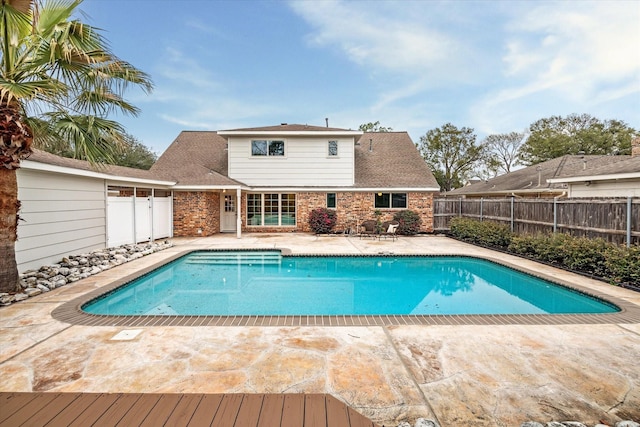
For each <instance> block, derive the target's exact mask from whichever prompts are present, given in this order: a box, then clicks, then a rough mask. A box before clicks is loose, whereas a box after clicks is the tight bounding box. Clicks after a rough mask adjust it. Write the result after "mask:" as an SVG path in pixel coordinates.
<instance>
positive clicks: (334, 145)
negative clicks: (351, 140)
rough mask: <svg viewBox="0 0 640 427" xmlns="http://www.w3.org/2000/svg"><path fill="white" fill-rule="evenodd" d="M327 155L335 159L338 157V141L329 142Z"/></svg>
mask: <svg viewBox="0 0 640 427" xmlns="http://www.w3.org/2000/svg"><path fill="white" fill-rule="evenodd" d="M327 154H328V155H329V157H337V156H338V141H329V144H328V146H327Z"/></svg>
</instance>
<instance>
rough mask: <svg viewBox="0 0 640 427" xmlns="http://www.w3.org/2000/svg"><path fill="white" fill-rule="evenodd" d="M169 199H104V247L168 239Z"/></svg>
mask: <svg viewBox="0 0 640 427" xmlns="http://www.w3.org/2000/svg"><path fill="white" fill-rule="evenodd" d="M171 201H172V198H171V197H153V196H149V197H133V196H131V197H113V196H109V197H107V246H108V247H110V248H111V247H114V246H120V245H126V244H130V243H140V242H148V241H151V240H156V239H161V238H163V237H171V231H172V228H173V227H172V225H173V224H172V212H171V207H172V206H171V205H172V203H171Z"/></svg>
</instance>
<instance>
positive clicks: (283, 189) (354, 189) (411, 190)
mask: <svg viewBox="0 0 640 427" xmlns="http://www.w3.org/2000/svg"><path fill="white" fill-rule="evenodd" d="M247 191H251V192H254V193H278V192H289V193H291V192H296V193H389V192H391V193H433V192H440V188H436V187H426V188H405V187H384V188H382V187H371V188H359V187H250V188H249V189H248V190H247Z"/></svg>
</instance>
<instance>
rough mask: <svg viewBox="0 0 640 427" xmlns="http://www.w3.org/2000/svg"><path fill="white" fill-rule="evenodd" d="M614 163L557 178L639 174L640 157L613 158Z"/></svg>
mask: <svg viewBox="0 0 640 427" xmlns="http://www.w3.org/2000/svg"><path fill="white" fill-rule="evenodd" d="M615 160H617V161H615V162H612V163H609V164H605V165H602V166H598V167H595V168H590V169H584V170H579V171H577V172H574V173H566V174H565V173H563V174H562V175H559V176H558V177H557V178H570V177H580V176H602V175H618V174H627V173H634V172H640V156H633V157H630V156H615Z"/></svg>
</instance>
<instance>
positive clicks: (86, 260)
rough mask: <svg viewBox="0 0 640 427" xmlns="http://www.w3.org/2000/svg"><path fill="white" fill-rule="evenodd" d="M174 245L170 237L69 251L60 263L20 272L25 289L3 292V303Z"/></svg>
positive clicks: (1, 300)
mask: <svg viewBox="0 0 640 427" xmlns="http://www.w3.org/2000/svg"><path fill="white" fill-rule="evenodd" d="M172 246H173V243H171V242H170V241H168V240H165V241H162V242H156V243H146V244H140V245H124V246H120V247H118V248H107V249H97V250H94V251H92V252H91V253H83V254H79V255H68V256H65V257H63V258H62V259H61V260H60V262H59V263H55V264H49V265H43V266H42V267H40V268H39V269H37V270H35V269H30V270H27V271H25V272H23V273H21V274H20V275H19V279H20V282H19V284H20V288H21V289H22V292H19V293H16V294H12V293H3V294H0V306H7V305H10V304H13V303H15V302H18V301H23V300H25V299H27V298H29V297H32V296H36V295H40V294H41V293H43V292H49V291H50V290H52V289H56V288H59V287H61V286H65V285H67V284H69V283H73V282H77V281H78V280H80V279H84V278H86V277H89V276H91V275H94V274H98V273H101V272H103V271H105V270H109V269H111V268H113V267H114V266H117V265H121V264H124V263H126V262H129V261H132V260H134V259H138V258H141V257H143V256H145V255H149V254H152V253H154V252H158V251H161V250H163V249H167V248H170V247H172Z"/></svg>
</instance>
